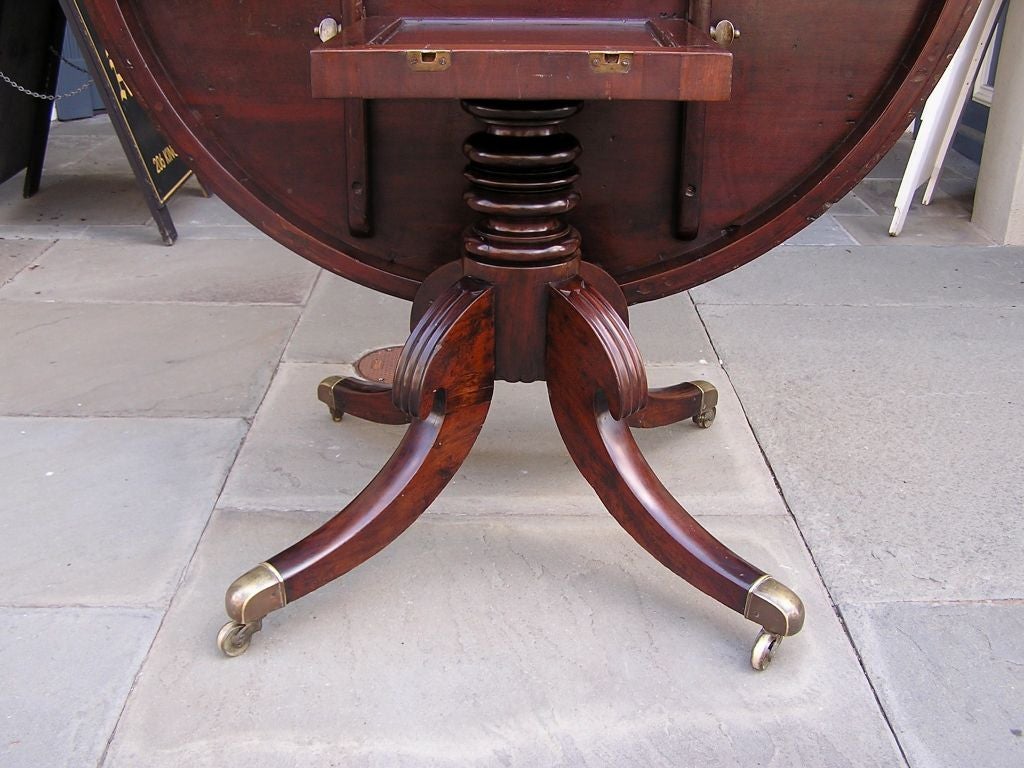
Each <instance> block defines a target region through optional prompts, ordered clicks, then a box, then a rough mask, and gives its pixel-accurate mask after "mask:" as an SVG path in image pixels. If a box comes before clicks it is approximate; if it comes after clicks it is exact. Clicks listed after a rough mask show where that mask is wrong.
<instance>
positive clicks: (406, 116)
mask: <svg viewBox="0 0 1024 768" xmlns="http://www.w3.org/2000/svg"><path fill="white" fill-rule="evenodd" d="M79 2H80V5H81V7H82V8H83V9H84V10H85V11H86V13H88V14H89V16H90V18H91V20H92V23H93V25H94V27H95V28H96V29H97V31H98V33H99V35H100V37H101V39H103V40H104V42H105V44H106V45H107V46H108V47H109V49H110V54H111V56H112V58H114V59H115V60H116V63H117V64H118V65H119V67H120V68H122V69H123V71H124V72H125V73H126V78H127V79H128V80H129V82H130V83H131V84H132V87H133V91H134V94H135V96H136V97H137V98H138V99H139V100H140V101H142V103H143V104H144V106H146V107H147V108H148V109H149V110H150V112H151V113H152V115H153V116H154V118H155V119H156V121H157V122H158V124H159V125H160V126H161V129H162V130H163V131H164V132H165V134H166V136H167V138H168V140H169V141H170V142H171V143H172V144H173V145H174V146H175V148H176V149H177V150H178V152H179V153H180V154H181V155H183V156H184V157H185V158H186V159H187V161H188V162H189V164H190V165H191V167H192V168H193V169H194V170H195V171H196V172H197V174H198V175H199V176H200V178H201V179H202V181H203V183H204V184H205V185H207V186H208V187H209V188H210V189H212V190H213V191H214V192H215V193H217V194H218V195H219V196H220V197H222V198H223V199H224V200H225V201H226V202H227V203H228V204H230V205H231V206H232V207H233V208H235V209H236V210H238V211H239V212H240V213H241V214H242V215H243V216H245V217H246V218H247V219H249V220H250V221H251V222H252V223H253V224H255V225H256V226H257V227H259V228H261V229H262V230H264V231H265V232H267V233H268V234H269V235H271V236H272V237H274V238H275V239H277V240H278V241H280V242H281V243H283V244H284V245H285V246H287V247H288V248H290V249H292V250H294V251H295V252H296V253H298V254H300V255H302V256H304V257H306V258H308V259H310V260H312V261H314V262H316V263H317V264H320V265H321V266H323V267H325V268H326V269H329V270H331V271H333V272H336V273H338V274H340V275H343V276H345V277H348V278H350V279H352V280H355V281H357V282H359V283H362V284H363V285H366V286H368V287H370V288H373V289H375V290H378V291H382V292H386V293H390V294H393V295H396V296H401V297H404V298H412V296H413V294H414V293H415V291H416V289H417V287H418V286H419V284H420V283H421V282H422V281H423V280H424V278H425V277H426V276H427V275H429V274H430V273H431V272H433V271H434V270H435V269H437V268H438V267H440V266H441V265H443V264H446V263H448V262H451V261H453V260H454V259H457V258H458V257H459V255H460V252H459V247H460V242H461V238H460V235H461V232H462V230H463V229H464V228H465V227H466V226H467V225H468V224H469V223H470V222H471V221H472V220H473V217H474V214H473V213H472V212H471V211H470V210H469V209H468V208H467V207H466V206H465V204H464V202H463V197H462V196H463V192H464V190H465V188H466V186H467V184H466V181H465V179H464V178H463V177H462V173H461V170H462V168H463V166H464V165H465V158H464V157H463V155H462V145H463V141H464V139H465V138H466V137H467V136H468V135H469V134H471V133H472V132H474V131H475V130H477V129H478V125H477V124H476V123H475V121H474V120H473V119H472V118H471V117H470V116H469V115H467V114H466V113H465V112H464V111H463V110H462V109H461V107H460V104H459V103H458V101H457V100H455V99H431V100H428V99H377V100H373V101H365V102H363V101H359V102H356V101H355V100H352V99H340V98H338V99H327V98H313V96H312V91H311V86H310V51H311V50H312V49H313V48H316V47H317V46H319V45H321V43H320V40H319V39H318V38H317V37H316V36H314V35H313V28H314V27H315V26H316V25H317V24H318V23H319V21H320V20H321V18H322V17H323V16H324V15H325V10H327V11H330V10H332V8H333V9H335V10H336V11H339V15H341V16H344V14H346V13H347V14H351V13H357V14H358V13H360V12H362V13H366V14H367V15H370V16H394V15H406V16H415V15H417V14H419V15H431V16H439V15H441V16H446V15H453V16H460V15H464V16H468V15H472V16H476V17H488V16H501V17H509V16H521V17H543V16H545V15H551V14H553V13H554V14H556V15H558V16H581V17H582V16H586V17H595V18H610V17H629V18H633V17H637V18H646V17H658V16H672V15H678V14H680V13H682V12H685V11H686V8H687V2H685V0H680V1H679V2H676V3H651V2H638V1H633V2H621V1H620V2H611V1H610V0H597V1H594V0H588V1H586V2H584V0H563V2H560V3H558V4H552V3H550V2H548V0H543V1H542V0H519V1H518V2H516V3H508V2H496V1H495V0H483V1H481V2H474V3H468V2H464V1H463V0H453V1H452V2H447V3H443V4H439V3H437V2H428V0H415V1H412V2H397V0H395V1H392V2H372V1H371V0H368V1H367V2H366V3H365V6H363V4H362V3H360V2H357V0H343V2H341V3H328V4H326V5H325V4H324V3H323V2H322V1H321V0H317V2H312V0H290V1H289V2H280V0H246V2H245V3H242V4H238V3H209V2H206V1H205V0H163V2H159V3H150V2H140V1H139V0H79ZM976 4H977V3H976V2H975V1H974V0H945V1H943V0H934V1H932V2H929V1H928V0H890V1H889V2H885V3H865V2H862V0H832V2H830V3H828V4H826V5H824V6H823V5H822V4H821V3H817V2H807V1H806V0H775V1H774V2H772V3H753V2H750V1H749V0H742V1H741V0H714V2H713V3H712V11H713V19H714V20H715V21H718V20H721V19H729V20H730V21H732V22H733V23H734V24H735V26H736V27H737V28H739V29H740V31H741V35H740V37H738V38H737V39H736V40H735V41H734V42H733V43H732V45H731V46H730V47H729V51H730V52H731V53H732V54H733V62H732V63H733V66H732V87H731V96H730V98H729V99H728V100H727V101H716V102H707V103H706V104H703V105H702V110H703V111H704V113H705V119H704V135H703V141H702V143H700V144H698V145H697V148H698V151H699V153H700V158H701V160H702V163H703V174H702V182H701V187H702V188H701V192H700V196H699V197H700V225H699V230H698V232H697V235H696V237H692V238H690V239H682V238H680V237H679V236H678V235H677V232H676V227H675V222H676V207H677V200H678V194H679V179H680V174H681V167H682V163H683V159H685V157H686V151H685V150H684V148H683V146H682V144H683V137H684V130H683V128H682V126H683V115H684V114H686V108H685V107H684V106H683V105H681V104H680V103H676V102H669V101H614V100H613V101H600V100H591V101H587V102H586V103H585V106H584V108H583V110H582V111H581V112H580V113H579V114H578V115H576V116H575V117H573V118H571V119H570V120H569V121H568V122H567V123H566V125H565V127H566V129H567V130H569V131H570V132H572V133H573V134H574V135H576V136H577V137H578V138H579V140H580V142H581V144H582V146H583V155H582V157H581V158H580V160H579V162H578V164H579V166H580V169H581V172H582V176H581V178H580V181H579V184H578V186H579V189H580V192H581V193H582V203H581V204H580V206H579V207H578V209H577V210H576V211H575V212H574V213H573V215H572V219H571V223H572V224H573V225H574V226H576V228H577V229H579V230H580V232H581V234H582V237H583V253H584V258H586V259H587V260H588V261H592V262H594V263H596V264H598V265H600V266H601V267H602V268H603V269H605V270H606V271H607V272H609V273H610V274H611V275H612V276H613V277H614V278H615V280H616V281H617V282H618V283H619V285H620V286H621V287H622V288H623V291H624V293H625V295H626V298H627V301H629V302H630V303H635V302H640V301H646V300H649V299H655V298H659V297H661V296H665V295H669V294H672V293H675V292H677V291H680V290H685V289H687V288H690V287H692V286H694V285H697V284H700V283H702V282H705V281H707V280H709V279H712V278H714V277H717V276H719V275H721V274H724V273H726V272H728V271H730V270H732V269H735V268H736V267H738V266H740V265H742V264H743V263H745V262H747V261H750V260H751V259H753V258H755V257H757V256H759V255H761V254H762V253H764V252H766V251H767V250H769V249H770V248H772V247H774V246H775V245H777V244H778V243H780V242H782V241H783V240H785V239H786V238H788V237H790V236H792V235H793V234H794V233H796V232H797V231H799V229H801V228H802V227H804V226H806V225H807V224H808V223H809V222H811V221H813V220H814V219H815V218H816V217H817V216H819V215H821V214H822V213H823V212H824V211H825V210H827V208H828V206H829V205H830V204H831V203H833V202H835V201H836V200H838V199H839V198H841V197H842V196H843V195H844V194H845V193H846V192H847V191H849V190H850V189H851V188H852V187H853V186H854V184H856V183H857V182H858V181H859V180H860V179H861V178H862V177H863V175H864V174H865V173H867V171H868V170H869V169H870V168H871V167H872V166H873V165H874V164H875V163H876V162H877V161H878V160H879V159H880V158H881V157H882V155H883V154H884V153H885V152H886V151H887V150H888V149H889V148H890V147H891V146H892V144H893V143H894V142H895V141H896V139H897V138H898V137H899V136H900V134H901V133H902V132H903V131H904V130H905V129H906V127H907V126H908V124H909V123H910V121H911V119H912V117H913V114H914V112H915V110H917V109H918V108H919V107H920V106H921V104H922V102H923V99H924V98H925V97H926V96H927V93H928V92H929V90H930V88H931V86H932V85H934V83H935V81H936V80H937V79H938V77H939V75H940V74H941V72H942V70H943V68H944V67H945V65H946V63H947V62H948V60H949V58H950V57H951V56H952V54H953V52H954V50H955V48H956V45H957V43H958V41H959V39H960V37H961V36H962V35H963V34H964V32H965V31H966V28H967V25H968V24H969V23H970V20H971V17H972V15H973V11H974V8H975V6H976ZM439 5H441V6H442V7H441V9H440V10H439V8H438V6H439ZM360 6H363V8H362V11H360V10H359V9H360ZM677 6H678V7H677ZM552 8H553V9H554V10H552ZM510 9H511V10H510ZM341 11H343V13H341ZM346 109H348V110H351V111H350V118H351V117H352V116H354V115H356V114H357V112H356V110H357V109H359V110H361V111H362V113H363V114H365V121H366V122H365V126H366V130H365V135H364V136H359V135H358V132H357V133H356V134H353V133H352V129H351V126H352V124H353V121H352V119H350V120H349V121H348V122H346V119H345V115H346ZM690 114H695V113H694V112H691V113H690ZM364 151H365V152H366V155H365V157H366V168H367V174H368V175H367V178H366V180H365V181H366V186H365V188H364V187H362V186H361V182H360V181H352V182H350V179H349V178H348V174H349V168H350V167H351V166H352V162H353V159H357V158H359V157H360V153H361V152H364ZM353 194H355V195H358V194H365V195H366V198H367V211H368V217H369V223H370V227H371V231H370V234H369V235H366V234H365V233H358V234H354V233H353V231H352V229H351V228H350V226H349V220H348V216H347V209H348V206H349V196H350V195H353Z"/></svg>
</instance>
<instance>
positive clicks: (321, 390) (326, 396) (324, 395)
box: [316, 376, 345, 421]
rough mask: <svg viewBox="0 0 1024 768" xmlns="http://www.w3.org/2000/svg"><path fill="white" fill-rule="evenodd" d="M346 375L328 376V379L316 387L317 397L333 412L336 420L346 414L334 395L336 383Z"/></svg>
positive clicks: (333, 417) (332, 416)
mask: <svg viewBox="0 0 1024 768" xmlns="http://www.w3.org/2000/svg"><path fill="white" fill-rule="evenodd" d="M343 378H345V377H344V376H328V377H327V378H326V379H324V380H323V381H321V382H320V386H318V387H317V389H316V396H317V399H318V400H319V401H320V402H321V403H323V404H324V405H326V406H327V408H328V410H329V411H330V412H331V419H333V420H334V421H341V417H342V416H343V415H344V413H345V412H344V411H343V410H341V409H340V408H339V407H338V401H337V398H335V396H334V385H335V384H337V383H338V382H339V381H341V380H342V379H343Z"/></svg>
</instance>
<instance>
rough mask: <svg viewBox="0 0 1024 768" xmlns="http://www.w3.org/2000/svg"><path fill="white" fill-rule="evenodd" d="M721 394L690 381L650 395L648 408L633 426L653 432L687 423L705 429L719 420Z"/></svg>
mask: <svg viewBox="0 0 1024 768" xmlns="http://www.w3.org/2000/svg"><path fill="white" fill-rule="evenodd" d="M717 406H718V390H717V389H715V385H714V384H711V383H710V382H707V381H689V382H686V383H683V384H675V385H673V386H671V387H662V388H660V389H651V390H648V392H647V405H646V406H644V407H643V408H641V409H640V410H639V411H637V412H636V413H634V414H633V415H632V416H630V417H629V426H631V427H639V428H642V429H649V428H651V427H664V426H667V425H668V424H675V423H677V422H680V421H684V420H686V419H691V420H692V421H693V423H694V424H696V425H697V426H698V427H701V428H702V429H707V428H708V427H710V426H711V424H712V423H713V422H714V420H715V414H716V413H717Z"/></svg>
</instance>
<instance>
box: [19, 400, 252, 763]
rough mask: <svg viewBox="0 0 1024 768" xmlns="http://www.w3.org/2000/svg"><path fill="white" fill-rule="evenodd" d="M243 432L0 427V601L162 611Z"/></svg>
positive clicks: (90, 425) (168, 425) (213, 422)
mask: <svg viewBox="0 0 1024 768" xmlns="http://www.w3.org/2000/svg"><path fill="white" fill-rule="evenodd" d="M246 426H247V425H246V424H245V422H244V421H242V420H241V419H39V418H34V419H0V486H2V487H3V489H4V490H3V495H2V498H0V541H3V542H4V556H3V563H2V565H0V572H2V573H3V584H4V590H3V595H2V596H0V604H3V605H7V606H12V605H14V606H26V605H29V606H40V605H51V606H57V605H99V606H107V605H118V606H154V607H156V606H160V607H163V606H166V605H167V603H168V602H169V601H170V599H171V596H172V595H173V594H174V590H175V589H176V588H177V586H178V582H179V580H180V578H181V574H182V572H183V571H184V569H185V566H186V564H187V563H188V560H189V558H190V557H191V555H192V553H193V551H194V550H195V546H196V543H197V542H198V541H199V536H200V534H201V533H202V531H203V528H204V526H205V525H206V522H207V521H208V519H209V516H210V512H211V510H212V509H213V505H214V503H215V502H216V500H217V495H218V494H219V492H220V489H221V487H222V486H223V483H224V478H225V477H226V476H227V472H228V469H229V468H230V466H231V462H232V460H233V459H234V456H235V454H236V452H237V450H238V445H239V443H240V441H241V439H242V437H243V436H244V434H245V430H246ZM0 762H2V761H0Z"/></svg>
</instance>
